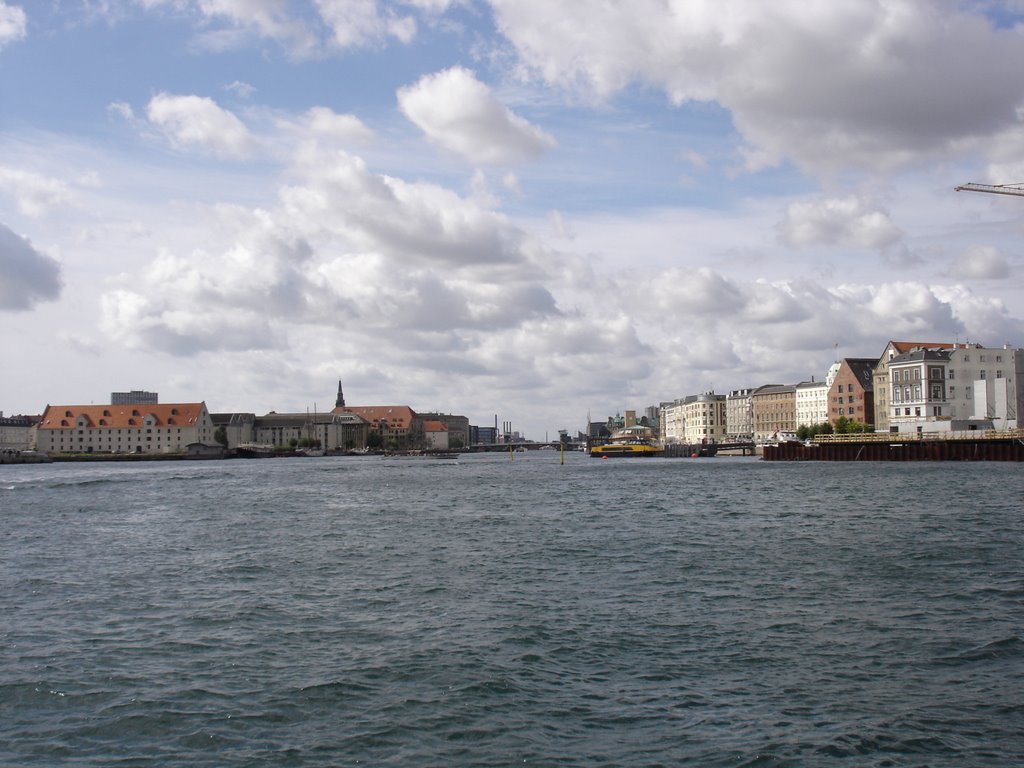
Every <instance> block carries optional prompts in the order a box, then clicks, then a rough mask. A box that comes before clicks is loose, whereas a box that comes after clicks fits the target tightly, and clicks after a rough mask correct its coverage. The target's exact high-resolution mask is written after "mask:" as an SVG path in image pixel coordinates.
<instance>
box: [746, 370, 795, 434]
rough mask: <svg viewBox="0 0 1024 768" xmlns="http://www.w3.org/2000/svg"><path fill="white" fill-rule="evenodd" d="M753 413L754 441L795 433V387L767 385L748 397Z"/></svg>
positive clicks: (790, 385) (789, 385)
mask: <svg viewBox="0 0 1024 768" xmlns="http://www.w3.org/2000/svg"><path fill="white" fill-rule="evenodd" d="M750 403H751V408H752V411H753V422H754V440H755V441H757V442H764V441H767V440H773V439H776V438H778V437H779V436H780V435H782V434H787V435H788V434H793V433H795V432H796V387H795V386H794V385H792V384H768V385H765V386H763V387H758V388H757V389H755V390H754V392H753V394H751V396H750Z"/></svg>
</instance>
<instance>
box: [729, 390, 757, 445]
mask: <svg viewBox="0 0 1024 768" xmlns="http://www.w3.org/2000/svg"><path fill="white" fill-rule="evenodd" d="M752 394H754V390H753V388H749V389H734V390H733V391H732V392H730V393H729V394H728V395H726V396H725V431H726V440H727V441H728V442H730V443H739V442H748V441H750V440H753V439H754V410H753V404H752V402H751V399H750V396H751V395H752Z"/></svg>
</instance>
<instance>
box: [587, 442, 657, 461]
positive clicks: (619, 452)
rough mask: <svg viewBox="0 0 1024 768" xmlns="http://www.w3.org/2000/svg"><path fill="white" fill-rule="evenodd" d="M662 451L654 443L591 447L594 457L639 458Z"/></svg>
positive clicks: (655, 454) (591, 455)
mask: <svg viewBox="0 0 1024 768" xmlns="http://www.w3.org/2000/svg"><path fill="white" fill-rule="evenodd" d="M660 453H661V451H659V450H658V449H657V448H655V447H654V446H653V445H616V444H614V443H612V444H609V445H595V446H594V447H593V448H591V449H590V457H591V458H592V459H604V458H609V459H613V458H614V459H638V458H645V457H650V456H657V455H659V454H660Z"/></svg>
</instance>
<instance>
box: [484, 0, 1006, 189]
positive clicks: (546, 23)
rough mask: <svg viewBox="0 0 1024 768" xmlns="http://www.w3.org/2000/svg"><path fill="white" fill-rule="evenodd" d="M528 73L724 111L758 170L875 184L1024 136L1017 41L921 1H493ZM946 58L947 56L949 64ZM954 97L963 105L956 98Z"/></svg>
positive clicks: (980, 20) (601, 93)
mask: <svg viewBox="0 0 1024 768" xmlns="http://www.w3.org/2000/svg"><path fill="white" fill-rule="evenodd" d="M491 5H492V6H493V7H494V9H495V14H496V19H497V22H498V26H499V28H500V30H501V31H502V32H503V33H504V34H505V35H506V36H507V37H508V38H509V40H510V41H511V42H512V43H513V45H514V46H515V47H516V49H517V51H518V53H519V56H520V60H521V61H522V62H523V66H524V67H525V68H527V69H529V70H531V71H534V72H537V73H538V74H539V75H540V76H541V77H542V78H543V79H544V80H546V81H547V82H549V83H552V84H555V85H558V86H562V87H566V88H578V89H583V90H586V91H589V92H590V93H592V94H594V95H595V96H596V97H597V98H601V99H606V98H609V97H610V96H612V95H613V94H615V93H616V92H617V91H619V90H621V89H623V88H625V87H626V86H627V85H628V84H630V83H633V82H641V83H644V84H649V85H652V86H654V87H657V88H660V89H662V90H664V91H665V93H667V94H668V95H669V97H670V98H671V99H672V100H673V101H674V102H675V103H680V104H681V103H683V102H686V101H717V102H718V103H719V104H721V105H722V106H723V107H724V108H726V109H727V110H729V111H730V112H731V114H732V117H733V121H734V124H735V126H736V127H737V129H738V130H739V131H740V133H741V134H742V136H743V137H744V139H745V140H746V142H747V144H748V147H747V148H746V150H745V154H746V156H747V162H748V166H749V168H750V169H751V170H757V169H759V168H763V167H765V166H767V165H772V164H777V163H781V162H782V161H784V160H786V159H789V160H792V161H794V162H795V163H797V164H798V165H799V166H801V167H802V168H804V169H806V170H808V171H811V172H813V173H816V174H822V175H831V174H834V173H835V172H837V171H841V170H842V169H845V168H848V167H851V166H853V167H859V168H864V169H874V170H884V169H890V168H893V167H896V166H900V165H902V164H905V163H910V162H915V161H922V160H925V161H926V160H929V159H932V158H935V157H943V158H945V157H946V156H948V154H949V152H950V151H952V150H954V149H956V148H957V147H960V148H961V149H967V146H966V144H965V142H967V143H970V144H971V146H970V147H969V149H970V151H978V150H979V149H983V148H984V143H985V141H986V139H989V138H991V137H992V136H995V135H999V134H1001V133H1003V132H1006V131H1010V130H1015V131H1018V132H1019V130H1020V126H1021V119H1020V116H1019V115H1018V114H1017V112H1016V110H1017V109H1018V108H1019V107H1020V106H1021V105H1022V104H1024V80H1022V79H1021V78H1019V77H1017V73H1018V72H1020V71H1024V44H1022V42H1024V39H1022V38H1024V28H1021V27H1019V26H1018V27H1014V28H1011V29H996V28H995V27H994V26H993V25H992V24H991V23H990V22H989V21H988V20H987V19H985V18H984V17H983V16H981V15H979V14H976V13H971V12H969V11H968V10H965V9H964V8H963V7H958V6H955V5H953V4H952V3H934V2H926V1H925V0H870V1H865V0H834V1H833V2H829V3H819V4H812V5H808V4H807V3H806V2H803V1H802V0H777V1H776V2H771V3H750V2H747V0H689V2H686V3H665V2H661V0H639V2H635V3H630V4H628V5H624V4H615V3H606V2H603V0H580V2H577V3H573V4H572V5H571V6H570V5H565V4H559V3H550V2H545V1H544V0H491ZM951 52H955V55H954V54H952V53H951ZM950 93H957V94H959V95H960V98H955V99H952V98H949V94H950Z"/></svg>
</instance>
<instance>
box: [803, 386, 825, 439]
mask: <svg viewBox="0 0 1024 768" xmlns="http://www.w3.org/2000/svg"><path fill="white" fill-rule="evenodd" d="M828 388H829V384H828V383H826V382H824V381H815V380H814V379H811V380H810V381H801V382H800V383H799V384H797V385H796V428H797V429H799V428H800V427H812V426H814V425H815V424H824V423H825V422H826V421H828Z"/></svg>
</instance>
